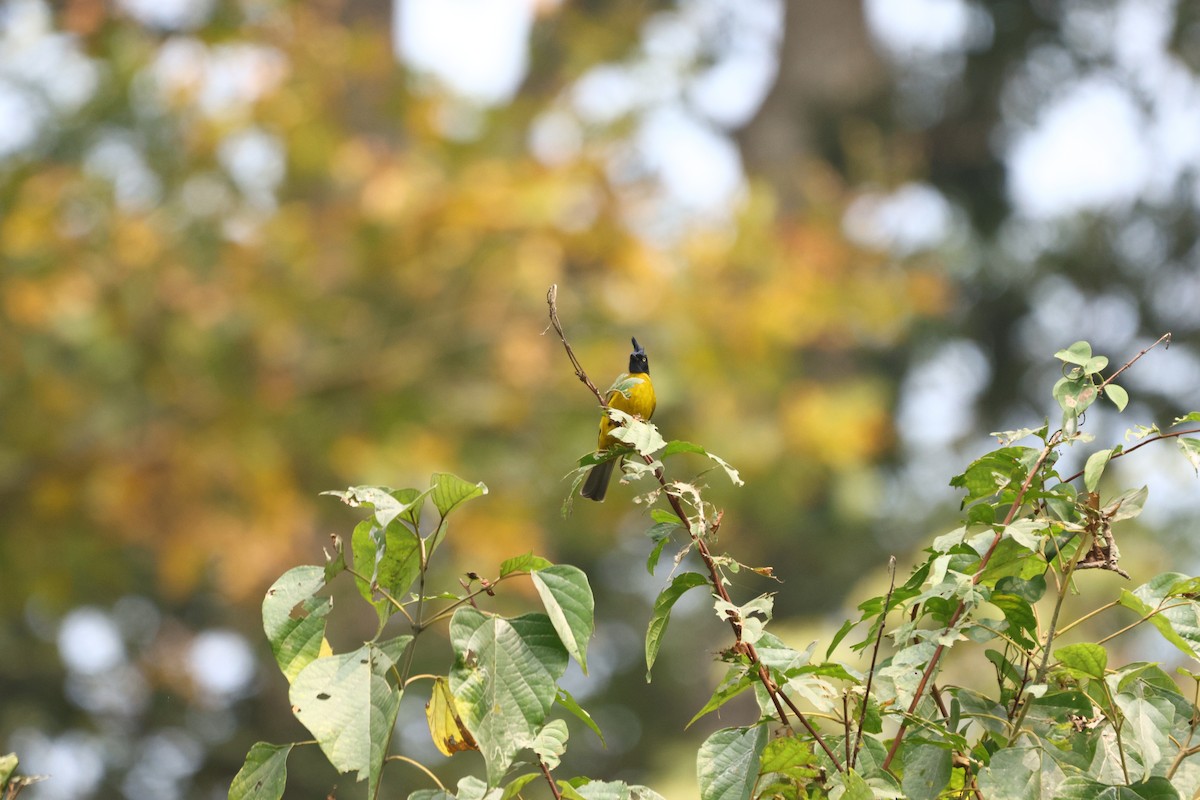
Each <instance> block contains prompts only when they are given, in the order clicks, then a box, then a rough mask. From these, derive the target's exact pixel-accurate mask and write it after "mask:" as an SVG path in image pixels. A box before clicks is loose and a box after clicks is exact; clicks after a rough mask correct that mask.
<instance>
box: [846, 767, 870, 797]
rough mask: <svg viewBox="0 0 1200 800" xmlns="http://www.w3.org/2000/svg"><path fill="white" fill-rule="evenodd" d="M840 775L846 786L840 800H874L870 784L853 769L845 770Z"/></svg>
mask: <svg viewBox="0 0 1200 800" xmlns="http://www.w3.org/2000/svg"><path fill="white" fill-rule="evenodd" d="M840 777H841V779H842V783H843V785H844V786H845V787H846V791H845V792H844V793H843V794H842V796H841V798H840V800H875V792H873V791H871V785H870V784H869V783H867V782H866V780H865V779H864V778H863V777H862V776H861V775H859V774H858V773H857V772H855V771H854V770H852V769H850V770H846V773H845V774H844V775H841V776H840Z"/></svg>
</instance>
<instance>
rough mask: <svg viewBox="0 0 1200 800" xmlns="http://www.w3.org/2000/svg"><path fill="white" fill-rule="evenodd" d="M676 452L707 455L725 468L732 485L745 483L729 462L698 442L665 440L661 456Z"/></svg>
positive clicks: (665, 456)
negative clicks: (665, 444) (665, 443)
mask: <svg viewBox="0 0 1200 800" xmlns="http://www.w3.org/2000/svg"><path fill="white" fill-rule="evenodd" d="M677 453H696V454H698V455H702V456H707V457H708V458H710V459H712V460H713V462H714V463H716V464H717V466H719V467H720V468H721V469H723V470H725V474H726V475H727V476H728V477H729V480H730V482H731V483H732V484H733V485H734V486H744V485H745V481H743V480H742V476H741V474H740V473H739V472H738V471H737V470H736V469H734V468H733V467H732V466H730V465H729V462H727V461H726V460H725V459H723V458H721V457H720V456H718V455H717V454H716V453H710V452H708V451H707V450H705V449H704V448H703V447H701V446H700V445H698V444H692V443H691V442H681V441H678V440H672V441H670V442H667V446H666V448H665V449H664V450H663V454H662V457H663V458H667V457H668V456H673V455H675V454H677Z"/></svg>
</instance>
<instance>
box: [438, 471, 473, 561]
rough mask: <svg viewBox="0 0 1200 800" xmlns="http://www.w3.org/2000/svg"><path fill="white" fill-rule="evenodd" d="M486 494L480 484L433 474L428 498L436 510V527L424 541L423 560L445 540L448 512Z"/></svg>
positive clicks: (446, 474)
mask: <svg viewBox="0 0 1200 800" xmlns="http://www.w3.org/2000/svg"><path fill="white" fill-rule="evenodd" d="M485 494H487V487H486V486H484V485H482V483H470V482H469V481H464V480H462V479H461V477H458V476H457V475H451V474H450V473H434V474H433V476H432V477H431V479H430V497H432V498H433V505H434V506H436V507H437V510H438V527H437V528H434V529H433V533H432V534H430V535H428V536H427V537H426V540H425V558H426V559H428V558H430V557H431V555H433V552H434V551H436V549H437V548H438V546H439V545H440V543H442V540H443V539H445V535H446V527H448V525H449V519H448V518H449V516H450V512H451V511H454V510H455V509H457V507H458V506H460V505H462V504H463V503H466V501H467V500H473V499H474V498H478V497H482V495H485Z"/></svg>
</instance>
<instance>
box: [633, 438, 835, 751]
mask: <svg viewBox="0 0 1200 800" xmlns="http://www.w3.org/2000/svg"><path fill="white" fill-rule="evenodd" d="M643 458H645V460H646V463H648V464H652V463H653V462H654V459H653V458H651V457H649V456H643ZM654 477H655V478H657V479H658V483H659V485H660V486H662V488H663V493H664V494H665V495H666V496H667V502H668V503H670V504H671V508H672V510H674V512H675V515H676V516H677V517H679V521H680V522H682V523H683V527H684V529H685V530H686V531H687V533H688V536H690V537H691V539H692V541H693V542H695V543H696V552H697V553H699V554H700V560H701V561H703V562H704V566H705V567H707V569H708V575H709V580H710V581H711V582H712V585H713V591H714V592H716V594H717V597H719V598H721V599H722V600H724V601H725V602H726V603H732V602H733V601H732V600H731V599H730V598H729V592H728V591H726V589H725V584H724V582H723V581H722V580H721V572H720V569H719V568H718V567H717V563H716V561H715V560H714V559H713V556H712V552H711V551H710V550H709V549H708V544H707V543H706V542H705V541H704V539H703V538H701V536H700V534H698V533H696V532H695V531H694V530H692V524H691V521H690V520H689V519H688V515H687V512H685V511H684V510H683V504H682V503H681V502H680V500H679V496H678V495H676V494H675V493H674V492H672V491H671V490H670V487H668V486H667V480H666V478H665V477H664V476H663V472H662V469H661V468H660V469H657V470H655V471H654ZM718 524H719V520H718ZM729 625H730V627H731V628H732V629H733V637H734V639H735V640H736V643H737V644H736V646H737V647H738V649H740V650H741V651H742V652H744V653H745V654H746V657H747V658H748V659H749V661H750V666H751V667H753V668H755V672H756V674H757V676H758V680H759V682H760V683H762V685H763V688H764V689H766V690H767V695H768V696H769V697H770V698H771V702H772V703H773V704H774V706H775V711H776V712H777V713H778V714H779V721H780V722H782V723H783V724H785V725H788V724H790V723H788V716H787V713H786V712H785V711H784V710H783V706H784V705H786V706H787V707H788V708H789V709H791V711H792V713H793V714H794V715H795V716H796V719H798V720H799V721H800V724H801V725H803V726H804V729H805V730H806V731H808V734H809V735H810V736H812V738H813V740H814V741H815V742H816V743H817V744H818V745H820V746H821V749H822V750H824V751H825V755H827V756H829V760H830V761H832V762H833V765H834V767H835V768H836V769H837V771H838V772H842V771H844V769H843V767H842V763H841V762H840V761H839V760H838V757H837V756H836V755H835V754H834V752H833V750H832V749H831V748H830V747H829V744H828V743H827V742H826V741H825V739H824V737H822V736H821V734H820V732H819V731H818V730H817V729H816V728H815V727H814V726H813V724H812V723H811V722H809V720H808V717H807V716H806V715H805V714H804V712H802V711H801V710H800V709H799V708H797V707H796V704H795V703H793V702H792V699H791V698H790V697H788V696H787V695H786V694H784V693H783V691H782V690H781V689H780V688H779V685H778V684H777V683H775V681H774V679H772V678H771V671H770V670H769V669H767V665H766V664H764V663H762V659H760V658H759V656H758V650H757V649H756V648H755V647H754V645H753V644H751V643H749V642H744V641H743V640H742V624H741V622H740V621H738V620H737V619H734V618H732V617H730V618H729Z"/></svg>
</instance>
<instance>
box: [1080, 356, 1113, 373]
mask: <svg viewBox="0 0 1200 800" xmlns="http://www.w3.org/2000/svg"><path fill="white" fill-rule="evenodd" d="M1107 366H1108V358H1106V357H1105V356H1092V357H1091V358H1089V359H1088V360H1087V363H1085V364H1084V365H1083V371H1084V372H1085V373H1087V374H1088V375H1095V374H1096V373H1097V372H1099V371H1100V370H1102V369H1104V368H1105V367H1107Z"/></svg>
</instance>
